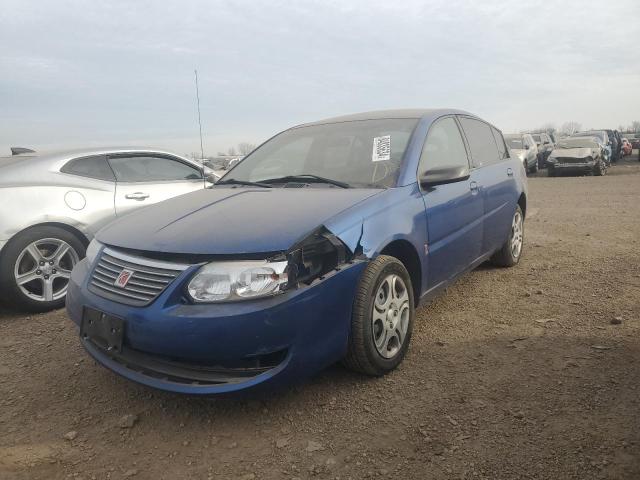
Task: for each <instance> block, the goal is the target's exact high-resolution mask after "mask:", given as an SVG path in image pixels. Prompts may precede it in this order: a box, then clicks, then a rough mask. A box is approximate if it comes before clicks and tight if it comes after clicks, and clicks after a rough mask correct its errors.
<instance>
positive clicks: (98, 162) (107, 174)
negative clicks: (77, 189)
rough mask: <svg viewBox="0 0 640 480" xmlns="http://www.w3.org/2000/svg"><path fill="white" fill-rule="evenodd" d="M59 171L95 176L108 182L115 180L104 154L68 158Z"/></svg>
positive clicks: (81, 175)
mask: <svg viewBox="0 0 640 480" xmlns="http://www.w3.org/2000/svg"><path fill="white" fill-rule="evenodd" d="M60 171H61V172H64V173H70V174H71V175H78V176H80V177H89V178H97V179H98V180H107V181H110V182H113V181H114V180H115V177H114V176H113V172H112V171H111V167H109V164H108V163H107V157H106V156H104V155H96V156H93V157H82V158H74V159H73V160H69V161H68V162H67V163H66V164H65V165H64V166H63V167H62V168H61V169H60Z"/></svg>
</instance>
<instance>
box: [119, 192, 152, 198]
mask: <svg viewBox="0 0 640 480" xmlns="http://www.w3.org/2000/svg"><path fill="white" fill-rule="evenodd" d="M124 198H128V199H129V200H145V199H147V198H149V194H148V193H143V192H135V193H127V194H126V195H125V196H124Z"/></svg>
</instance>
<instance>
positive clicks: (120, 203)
mask: <svg viewBox="0 0 640 480" xmlns="http://www.w3.org/2000/svg"><path fill="white" fill-rule="evenodd" d="M109 164H110V165H111V168H112V170H113V172H114V174H115V177H116V194H115V209H116V215H118V216H120V215H123V214H125V213H127V212H129V211H131V210H134V209H136V208H140V207H144V206H146V205H151V204H154V203H157V202H161V201H162V200H167V199H168V198H172V197H175V196H178V195H182V194H185V193H189V192H193V191H195V190H199V189H201V188H204V179H203V175H202V171H201V170H200V169H198V168H197V167H195V166H193V165H190V164H188V163H186V162H183V161H181V160H180V159H179V158H176V157H171V156H163V155H153V154H118V155H110V156H109Z"/></svg>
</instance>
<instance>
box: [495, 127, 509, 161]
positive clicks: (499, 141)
mask: <svg viewBox="0 0 640 480" xmlns="http://www.w3.org/2000/svg"><path fill="white" fill-rule="evenodd" d="M491 132H492V133H493V138H494V139H495V141H496V145H497V147H498V155H499V156H500V160H505V159H507V158H509V150H508V149H507V146H506V145H505V143H504V138H503V137H502V133H500V131H499V130H497V129H495V128H493V127H491Z"/></svg>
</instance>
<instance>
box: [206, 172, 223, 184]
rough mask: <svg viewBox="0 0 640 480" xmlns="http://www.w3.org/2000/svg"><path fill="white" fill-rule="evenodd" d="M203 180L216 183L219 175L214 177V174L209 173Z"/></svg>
mask: <svg viewBox="0 0 640 480" xmlns="http://www.w3.org/2000/svg"><path fill="white" fill-rule="evenodd" d="M205 180H206V181H207V182H209V183H216V182H217V181H218V180H220V175H216V174H215V173H210V174H209V175H207V176H206V177H205Z"/></svg>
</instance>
